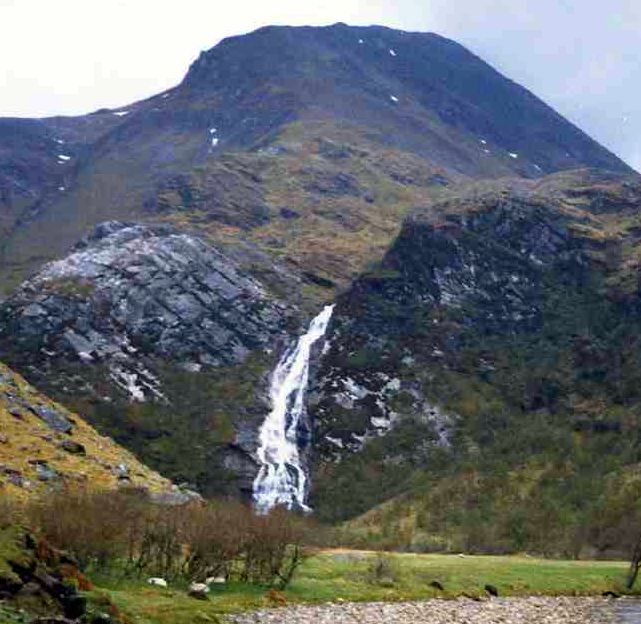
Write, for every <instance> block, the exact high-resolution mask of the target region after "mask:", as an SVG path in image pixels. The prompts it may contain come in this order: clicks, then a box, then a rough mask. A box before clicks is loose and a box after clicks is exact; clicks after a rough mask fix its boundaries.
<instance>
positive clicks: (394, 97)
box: [389, 95, 398, 102]
mask: <svg viewBox="0 0 641 624" xmlns="http://www.w3.org/2000/svg"><path fill="white" fill-rule="evenodd" d="M389 99H390V100H392V102H398V98H397V97H396V96H395V95H390V96H389Z"/></svg>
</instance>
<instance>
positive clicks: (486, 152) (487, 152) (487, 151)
mask: <svg viewBox="0 0 641 624" xmlns="http://www.w3.org/2000/svg"><path fill="white" fill-rule="evenodd" d="M483 153H484V154H491V153H492V152H490V150H489V149H484V150H483Z"/></svg>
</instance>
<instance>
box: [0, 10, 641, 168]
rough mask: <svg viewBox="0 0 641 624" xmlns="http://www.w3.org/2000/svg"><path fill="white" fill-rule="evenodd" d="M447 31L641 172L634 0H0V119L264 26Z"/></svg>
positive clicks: (135, 90)
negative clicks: (368, 26)
mask: <svg viewBox="0 0 641 624" xmlns="http://www.w3.org/2000/svg"><path fill="white" fill-rule="evenodd" d="M338 21H341V22H347V23H349V24H374V23H375V24H384V25H387V26H391V27H396V28H403V29H405V30H418V31H432V32H437V33H440V34H442V35H445V36H448V37H451V38H453V39H456V40H457V41H459V42H461V43H463V44H464V45H466V46H467V47H469V48H470V49H471V50H472V51H474V52H475V53H477V54H479V55H480V56H481V57H483V58H484V59H485V60H486V61H488V62H490V63H491V64H492V65H494V66H495V67H497V68H498V69H499V70H500V71H502V72H503V73H504V74H506V75H507V76H508V77H510V78H512V79H513V80H516V81H517V82H519V83H521V84H523V85H524V86H526V87H528V88H529V89H531V90H532V91H533V92H534V93H535V94H537V95H538V96H539V97H541V98H543V99H544V100H545V101H547V102H548V103H549V104H551V105H552V106H554V107H555V108H556V109H557V110H559V111H560V112H561V113H562V114H564V115H565V116H566V117H568V118H569V119H571V120H572V121H574V122H575V123H577V124H578V125H579V126H581V127H582V128H583V129H584V130H586V131H587V132H588V133H590V134H591V135H592V136H593V137H594V138H596V139H597V140H599V141H600V142H602V143H603V144H604V145H606V146H607V147H609V148H610V149H611V150H613V151H614V152H616V153H617V154H618V155H619V156H621V157H622V158H624V159H625V160H626V161H627V162H629V163H630V164H631V165H633V166H635V167H636V168H637V169H640V170H641V141H640V140H639V139H640V137H641V0H362V1H356V0H326V1H324V2H323V1H318V0H254V1H249V0H225V1H220V0H0V94H1V97H0V115H2V116H7V115H11V116H21V117H25V116H45V115H53V114H79V113H86V112H89V111H91V110H95V109H97V108H101V107H104V106H108V107H116V106H121V105H124V104H126V103H128V102H131V101H134V100H137V99H140V98H142V97H145V96H148V95H151V94H153V93H156V92H158V91H161V90H164V89H166V88H168V87H170V86H173V85H174V84H176V83H177V82H179V81H180V79H181V78H182V76H183V74H184V73H185V71H186V70H187V67H188V65H189V63H190V62H191V61H192V60H193V59H194V58H195V57H196V56H197V55H198V53H199V51H200V50H203V49H208V48H210V47H212V46H214V45H215V44H216V43H217V42H218V41H220V39H222V38H223V37H226V36H229V35H235V34H241V33H244V32H248V31H250V30H253V29H255V28H257V27H259V26H264V25H266V24H331V23H334V22H338Z"/></svg>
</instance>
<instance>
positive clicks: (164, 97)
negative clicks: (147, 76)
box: [160, 93, 169, 100]
mask: <svg viewBox="0 0 641 624" xmlns="http://www.w3.org/2000/svg"><path fill="white" fill-rule="evenodd" d="M160 97H161V98H162V99H163V100H166V99H167V98H168V97H169V93H163V94H162V95H161V96H160Z"/></svg>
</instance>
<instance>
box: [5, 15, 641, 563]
mask: <svg viewBox="0 0 641 624" xmlns="http://www.w3.org/2000/svg"><path fill="white" fill-rule="evenodd" d="M639 180H640V178H639V176H638V174H636V173H635V172H633V171H632V170H631V169H630V168H629V167H628V166H627V165H626V164H625V163H623V162H621V161H620V160H619V159H618V158H617V157H616V156H614V155H613V154H611V153H610V152H608V151H607V150H606V149H605V148H603V147H602V146H600V145H598V144H597V143H596V142H594V141H593V140H592V139H590V138H589V137H588V136H586V135H585V134H584V133H583V132H582V131H581V130H579V129H578V128H576V127H575V126H573V125H572V124H571V123H570V122H568V121H567V120H565V119H563V118H562V117H561V116H560V115H558V114H557V113H556V112H555V111H554V110H552V109H551V108H550V107H549V106H547V105H546V104H545V103H544V102H542V101H540V100H539V99H537V98H536V97H535V96H534V95H533V94H531V93H529V92H528V91H526V90H525V89H523V88H522V87H520V86H518V85H516V84H515V83H513V82H512V81H510V80H509V79H507V78H506V77H504V76H502V75H501V74H499V73H498V72H497V71H496V70H494V69H493V68H492V67H490V66H489V65H488V64H486V63H485V62H484V61H482V60H481V59H479V58H478V57H477V56H475V55H474V54H473V53H472V52H470V51H468V50H466V49H465V48H463V47H462V46H460V45H459V44H457V43H455V42H452V41H449V40H447V39H444V38H443V37H440V36H438V35H435V34H426V33H408V32H401V31H395V30H392V29H387V28H382V27H367V28H361V27H349V26H346V25H344V24H336V25H333V26H329V27H324V28H307V27H305V28H289V27H267V28H262V29H260V30H258V31H256V32H253V33H250V34H248V35H244V36H241V37H233V38H230V39H226V40H224V41H222V42H221V43H220V44H219V45H217V46H215V47H214V48H212V49H211V50H208V51H205V52H203V53H202V54H201V55H200V56H199V57H198V58H197V59H196V60H195V61H194V62H193V63H192V65H191V67H190V68H189V70H188V72H187V74H186V76H185V78H184V79H183V80H182V81H181V83H180V84H178V85H176V86H175V87H174V88H171V89H168V90H166V91H165V92H163V93H160V94H157V95H154V96H151V97H149V98H147V99H145V100H143V101H140V102H135V103H132V104H130V105H128V106H123V107H120V108H118V109H113V110H112V109H102V110H99V111H96V112H94V113H91V114H89V115H84V116H80V117H69V118H51V119H42V120H15V119H5V120H0V217H1V219H0V227H1V228H2V229H1V232H0V235H1V236H2V246H1V247H0V249H1V251H2V255H1V257H0V277H1V278H2V280H1V281H2V290H3V292H4V293H5V295H6V297H5V299H4V300H3V302H2V304H1V305H0V358H2V359H4V360H5V361H6V362H7V363H8V364H9V365H11V366H12V367H14V368H15V369H17V370H18V371H19V372H20V373H22V374H24V375H25V376H26V377H27V379H28V380H29V381H30V382H32V383H34V384H36V385H37V386H38V387H39V388H42V389H43V390H44V391H46V392H47V393H48V394H49V395H51V396H52V397H53V398H54V399H56V400H57V401H59V402H60V403H62V404H64V405H66V406H68V407H70V408H72V409H73V410H74V411H76V412H78V413H80V414H82V415H83V416H84V417H86V418H87V420H88V421H89V422H91V423H92V424H93V425H94V426H95V427H97V428H98V429H99V430H100V431H101V433H103V434H107V435H109V436H112V437H113V438H114V439H115V440H116V441H117V442H119V443H121V444H123V445H125V446H126V447H128V448H129V449H131V450H133V451H134V452H136V453H137V454H138V455H139V456H140V457H141V458H142V459H143V460H144V461H145V462H147V463H148V464H149V465H150V466H151V467H152V468H154V469H156V470H158V471H160V472H161V473H163V474H164V475H166V476H168V477H170V478H172V479H173V480H175V481H176V482H186V483H189V484H193V485H194V486H195V487H196V488H197V489H198V490H199V491H200V492H201V493H203V494H205V495H212V496H213V495H234V496H238V495H240V496H243V497H245V498H248V497H250V496H251V495H252V488H253V482H254V479H255V478H256V475H257V474H258V473H259V471H261V474H263V477H264V478H263V479H262V482H263V483H275V482H278V483H280V484H281V485H282V484H283V483H284V484H286V485H287V487H286V488H285V489H288V488H289V489H290V490H295V491H296V493H297V496H298V498H299V499H300V501H299V503H301V504H303V503H302V501H303V499H305V500H306V501H307V502H306V503H305V504H307V503H309V505H310V506H311V507H312V508H313V509H314V511H315V513H316V514H317V515H318V516H319V517H321V518H324V519H327V520H330V521H343V520H349V522H348V524H347V525H346V526H347V529H346V530H347V531H350V532H351V533H350V534H351V535H352V536H353V537H354V539H355V540H358V539H360V538H362V537H363V536H364V535H366V536H368V539H374V540H378V541H377V543H379V544H384V545H388V546H393V547H403V548H415V549H422V550H432V549H436V550H470V549H471V550H478V551H483V552H504V551H509V552H513V551H522V550H525V549H527V548H529V547H532V548H535V549H537V551H538V552H547V551H546V550H545V549H546V548H547V549H549V551H550V552H552V553H560V552H562V553H565V554H571V555H572V556H579V555H580V554H582V553H585V552H588V553H591V554H595V553H596V554H600V555H605V554H613V553H614V554H616V553H617V552H621V551H622V549H624V548H625V544H623V542H622V541H621V540H620V539H619V538H618V537H616V538H613V537H612V531H613V530H614V529H613V527H617V526H620V525H621V524H622V523H624V522H625V519H626V518H627V517H628V515H627V514H628V512H629V511H630V505H629V502H630V501H634V500H636V498H638V495H634V492H636V491H637V489H638V488H640V487H641V485H640V483H641V481H639V477H638V474H639V471H638V465H639V463H640V462H641V455H640V454H639V450H638V441H639V436H640V435H641V426H640V425H639V422H638V420H639V418H638V417H639V414H640V413H641V412H640V409H641V397H640V396H639V393H638V388H639V383H638V382H639V379H638V373H637V371H638V362H639V360H640V359H641V353H640V352H639V345H640V344H641V321H640V319H641V317H640V316H639V310H640V309H641V307H640V305H639V303H640V300H639V280H638V270H639V258H641V247H640V244H641V242H640V238H639V233H640V232H641V223H640V221H639V208H640V206H641V183H640V181H639ZM332 305H333V307H332ZM326 306H327V307H326ZM321 310H327V311H328V312H327V314H326V315H325V316H324V317H323V324H322V329H323V331H322V332H321V331H320V330H319V331H313V330H314V329H318V327H317V325H318V324H315V323H314V322H312V323H311V324H310V321H311V320H312V319H314V318H318V316H317V315H319V313H320V312H321ZM306 327H307V328H308V329H307V330H305V328H306ZM312 338H313V344H312V342H311V341H312ZM295 345H296V348H294V347H295ZM283 356H286V357H283ZM274 371H281V372H282V371H285V372H287V375H289V372H291V375H290V376H289V377H287V376H286V375H285V373H283V376H284V377H287V379H286V380H285V381H287V380H289V381H287V383H289V384H290V385H291V386H292V388H293V390H292V392H294V391H295V394H289V395H287V396H284V397H283V395H282V393H280V389H282V387H284V386H285V385H286V384H285V381H283V380H281V379H280V378H279V377H278V375H272V373H273V372H274ZM279 374H280V373H279ZM308 381H309V387H308V388H307V387H302V384H307V382H308ZM281 382H282V383H281ZM279 383H280V385H279ZM294 386H296V387H294ZM288 387H289V386H288ZM306 390H307V391H306ZM294 396H295V397H296V400H294V399H293V398H292V397H294ZM275 402H277V403H278V405H277V406H275V405H274V404H275ZM275 407H278V409H274V408H275ZM288 410H289V411H288ZM294 412H295V414H296V418H295V419H292V414H293V413H294ZM268 414H272V416H273V415H277V416H278V419H273V420H277V421H278V422H279V423H281V425H282V428H283V430H282V431H280V432H279V434H282V435H280V437H278V436H275V437H274V436H272V437H271V438H270V431H266V432H264V431H262V430H261V425H262V424H263V422H264V421H265V418H266V416H267V415H268ZM36 417H38V416H37V414H36ZM47 418H49V420H50V426H53V427H56V428H57V429H56V432H57V434H59V435H61V436H64V435H67V434H66V432H65V431H64V429H65V428H66V427H67V424H65V421H64V420H59V419H56V418H54V417H50V416H47ZM292 423H293V424H292ZM285 428H286V430H285ZM261 431H262V432H261ZM310 435H311V444H310ZM274 440H276V442H274ZM278 443H280V444H281V446H279V445H278ZM285 443H286V444H287V447H288V450H289V454H288V457H290V458H291V457H293V458H295V465H294V464H292V462H291V461H290V462H289V464H288V463H287V462H286V461H285V462H281V461H279V457H280V454H279V451H282V445H283V444H285ZM261 445H262V446H261ZM69 448H71V447H69ZM266 449H269V452H267V450H266ZM292 461H293V460H292ZM40 471H41V472H42V474H43V475H44V472H43V469H42V468H41V469H40ZM270 471H271V472H270ZM274 475H276V476H278V475H280V477H281V478H280V479H274V478H272V477H273V476H274ZM308 477H309V478H308ZM310 484H311V485H310ZM283 487H284V486H283ZM639 491H641V490H639ZM268 494H274V492H268ZM277 494H278V496H272V497H269V496H267V497H266V498H267V499H269V500H276V499H278V500H281V498H280V496H281V495H282V496H286V494H287V492H284V493H283V492H277ZM588 501H589V502H588ZM613 509H614V510H616V511H612V510H613ZM541 526H546V527H550V526H554V527H557V528H555V529H554V530H553V531H547V532H546V534H545V535H544V534H542V532H541V530H540V527H541ZM617 535H618V533H617Z"/></svg>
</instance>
